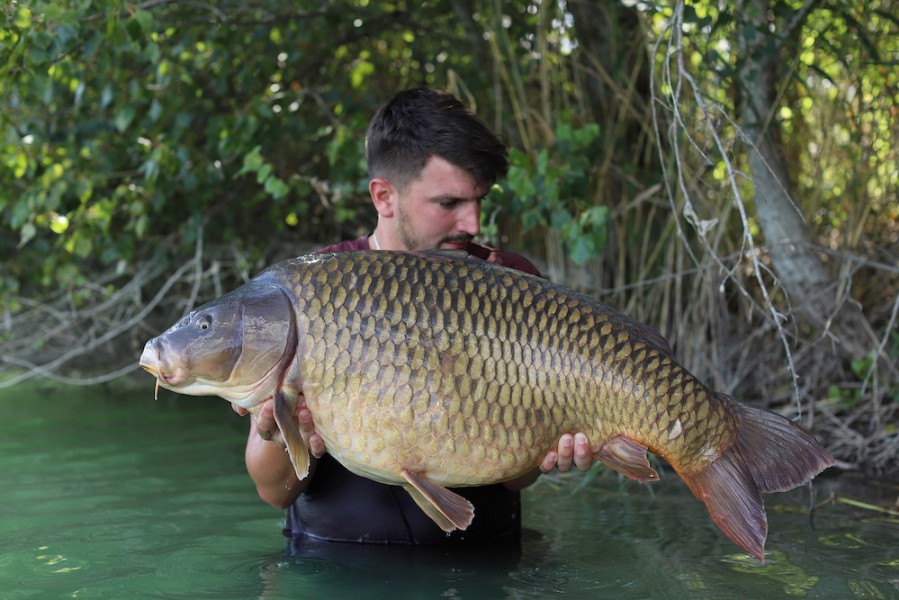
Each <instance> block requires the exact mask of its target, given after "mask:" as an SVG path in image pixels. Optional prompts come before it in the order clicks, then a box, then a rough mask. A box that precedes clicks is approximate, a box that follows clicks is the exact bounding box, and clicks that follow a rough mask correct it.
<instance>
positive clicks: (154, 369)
mask: <svg viewBox="0 0 899 600" xmlns="http://www.w3.org/2000/svg"><path fill="white" fill-rule="evenodd" d="M139 364H140V367H141V368H142V369H143V370H144V371H146V372H147V373H149V374H150V375H152V376H153V377H155V378H156V391H157V394H158V392H159V386H160V385H161V386H163V387H167V388H171V387H174V386H176V385H178V384H179V383H182V382H183V381H184V380H185V379H186V377H184V374H183V373H179V371H178V369H176V370H175V371H174V372H171V373H168V372H166V370H165V369H164V368H163V365H162V359H161V357H160V356H159V352H158V351H157V350H156V349H155V348H151V347H150V346H149V344H148V345H147V347H146V348H144V351H143V353H142V354H141V355H140V363H139Z"/></svg>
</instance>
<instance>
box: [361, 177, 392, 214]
mask: <svg viewBox="0 0 899 600" xmlns="http://www.w3.org/2000/svg"><path fill="white" fill-rule="evenodd" d="M368 193H369V195H370V196H371V201H372V203H373V204H374V205H375V210H376V211H378V215H379V216H381V217H385V218H388V219H389V218H391V217H393V215H394V212H395V211H396V201H397V195H398V194H397V191H396V188H395V187H394V185H393V184H392V183H390V181H389V180H387V179H383V178H381V177H375V178H374V179H372V180H371V181H369V182H368Z"/></svg>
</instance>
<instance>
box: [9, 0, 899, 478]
mask: <svg viewBox="0 0 899 600" xmlns="http://www.w3.org/2000/svg"><path fill="white" fill-rule="evenodd" d="M897 8H899V7H897V5H896V2H895V1H894V0H874V1H872V2H861V1H860V0H829V1H819V0H805V1H800V0H746V1H742V2H737V3H734V2H694V3H690V4H689V6H688V5H686V4H685V3H682V2H662V1H658V2H656V1H647V2H634V1H622V2H620V3H616V2H594V1H592V0H568V1H567V2H566V1H558V2H556V1H551V2H550V1H546V0H543V1H541V0H515V1H510V2H498V1H496V0H424V1H421V2H407V1H405V0H395V1H386V2H373V1H370V0H326V1H314V2H313V1H287V0H269V1H266V2H262V1H260V0H248V1H243V2H236V1H233V0H226V1H223V2H216V3H201V2H174V1H167V0H148V1H146V2H127V1H125V0H68V1H65V2H56V1H50V0H18V1H10V2H6V3H5V4H4V7H3V9H2V11H3V13H2V17H3V19H4V20H5V25H4V27H3V28H2V29H0V61H2V65H3V70H2V75H0V106H2V110H0V253H2V256H3V269H2V271H0V313H2V314H3V316H4V319H5V329H4V332H3V335H4V336H5V341H4V342H3V343H4V347H3V351H2V352H0V354H2V358H3V360H4V362H5V363H7V364H8V365H11V366H16V367H21V366H26V367H29V368H31V369H32V370H31V371H30V372H31V373H40V374H45V375H53V376H58V377H62V375H61V372H62V371H63V370H64V368H65V367H67V366H69V365H71V364H72V359H76V358H77V357H78V356H79V352H78V349H80V350H81V351H83V352H87V351H91V352H93V351H95V350H97V349H99V348H101V347H105V346H106V345H108V344H107V342H109V341H110V340H112V339H113V338H114V337H116V335H118V334H119V333H122V334H123V335H124V339H125V342H124V343H125V344H126V345H131V346H133V345H137V344H139V343H140V341H141V340H142V339H144V338H145V337H146V334H147V333H149V332H151V331H152V329H153V327H154V326H155V323H156V322H157V321H153V318H154V315H155V316H159V317H160V320H159V321H158V322H165V321H167V320H168V319H170V318H171V316H172V315H171V313H172V312H179V311H182V310H184V309H185V308H186V307H187V306H186V305H190V304H192V303H194V302H195V301H196V300H197V298H198V297H209V296H210V295H212V294H215V293H220V291H221V290H222V289H223V287H228V286H229V285H233V283H234V282H236V281H238V280H240V279H242V278H246V277H248V276H250V275H252V274H253V273H254V272H255V271H257V270H258V269H259V268H261V267H262V266H263V265H265V264H266V263H268V262H271V261H273V260H275V259H278V258H282V257H284V256H287V255H290V254H296V253H298V252H301V251H303V250H305V249H307V248H310V247H313V246H315V245H320V244H324V243H330V242H333V241H336V240H338V239H342V238H345V237H348V236H353V235H357V234H359V233H361V232H364V231H366V230H367V229H368V228H370V227H371V225H372V218H373V217H372V213H371V210H370V208H369V201H368V198H367V191H366V190H367V188H366V174H365V165H364V147H363V138H364V132H365V127H366V125H367V122H368V119H369V117H370V116H371V114H372V113H373V111H374V110H375V109H376V107H377V106H378V104H379V103H381V102H383V101H384V100H386V99H388V98H389V97H390V96H391V95H392V94H393V93H394V92H395V91H396V90H398V89H401V88H405V87H410V86H414V85H429V86H435V87H443V88H448V89H450V90H451V91H453V92H454V93H456V94H457V95H458V96H460V97H461V98H462V99H463V100H465V101H466V102H467V103H469V104H470V105H471V106H472V108H473V109H475V110H476V112H478V114H479V115H480V116H481V117H482V118H484V120H485V121H486V122H487V123H489V124H490V125H491V126H492V127H493V128H494V129H496V130H497V131H498V132H500V134H501V135H502V136H503V137H504V138H505V139H506V140H507V141H508V143H509V145H510V147H511V148H512V153H511V159H512V168H511V169H510V172H509V175H508V177H507V178H506V179H505V180H504V181H502V182H499V185H498V186H497V188H496V189H495V191H494V193H493V194H492V195H491V196H490V197H489V198H488V200H487V201H486V203H485V207H484V208H485V210H484V230H485V235H486V236H487V240H488V241H489V242H491V243H494V244H503V245H509V246H510V247H512V248H513V249H517V250H523V251H525V252H526V253H528V254H529V255H530V256H531V257H532V258H534V259H535V260H536V261H537V262H538V263H539V264H541V265H542V266H543V268H544V270H545V271H546V272H547V274H548V275H549V276H551V277H552V278H554V279H556V280H558V281H561V282H563V283H566V284H568V285H571V286H575V287H579V288H581V289H584V290H587V291H589V292H592V293H599V294H601V297H602V298H603V299H604V300H605V301H606V302H608V303H609V304H612V305H615V306H617V307H619V308H623V309H625V310H628V311H629V312H631V313H632V314H634V316H636V317H637V318H640V319H641V320H644V321H647V322H649V323H652V324H654V325H655V326H657V327H659V328H660V329H661V330H662V331H663V333H665V335H666V336H668V337H670V338H671V340H672V342H673V343H674V344H675V346H676V348H677V349H678V354H679V356H681V357H682V358H683V359H684V360H685V361H686V363H687V364H688V365H689V366H690V367H691V368H692V369H693V370H694V371H696V372H697V374H699V375H701V376H703V377H705V378H708V379H709V381H710V383H712V384H713V385H715V386H716V387H718V388H721V389H726V390H728V391H737V390H739V392H740V394H741V395H744V396H749V397H751V398H755V399H756V400H757V401H760V399H762V398H764V399H765V400H764V402H765V403H767V404H768V405H772V406H783V407H784V410H790V409H788V408H786V407H787V406H788V405H790V404H791V400H796V402H795V403H793V404H795V405H796V406H799V407H814V406H817V407H818V414H820V412H821V411H824V413H825V414H826V415H827V420H828V421H829V422H831V423H838V425H837V426H836V430H838V432H840V431H841V432H849V433H846V434H845V435H846V436H847V437H846V438H844V439H850V438H851V439H853V440H854V441H852V443H851V444H850V446H851V447H847V448H845V449H844V452H843V453H842V455H841V456H842V457H843V458H844V459H846V460H850V461H856V460H859V461H865V460H870V457H871V456H893V458H892V459H883V460H881V459H877V460H875V461H874V462H876V463H877V469H878V470H880V471H890V470H892V469H896V468H897V467H896V464H895V455H896V452H895V450H897V449H899V433H897V432H896V430H895V418H894V417H895V412H896V410H897V406H899V398H897V397H896V396H899V391H897V387H896V384H895V381H896V379H897V377H896V371H895V359H896V354H899V335H897V334H896V333H895V332H896V313H897V306H899V277H897V272H899V267H897V263H896V260H897V258H896V257H897V255H899V225H897V221H899V200H897V189H899V167H897V165H899V132H897V128H896V127H895V121H896V119H897V118H899V69H896V64H897V61H899V36H897V35H896V34H897V31H899V20H897V17H896V15H897V14H899V10H897ZM766 61H767V62H766ZM753 64H775V65H776V69H774V70H776V71H777V72H776V76H777V77H776V81H775V84H774V85H773V87H772V90H773V93H772V94H771V97H770V98H766V101H768V102H769V104H767V105H766V106H769V107H770V110H768V112H766V113H765V114H758V111H756V112H755V113H753V112H752V111H751V110H747V106H750V105H751V106H750V108H752V107H754V106H756V105H755V103H754V101H755V100H757V96H758V95H760V94H761V92H760V89H761V88H760V87H759V86H758V84H757V82H755V81H752V80H751V77H754V76H758V72H757V70H756V71H753V70H752V69H751V68H750V67H752V66H753ZM757 136H764V139H765V140H766V142H765V143H766V144H768V143H770V144H771V148H773V150H774V153H773V154H771V156H775V157H777V159H776V162H777V163H778V164H777V165H770V166H771V170H772V172H778V173H782V174H785V175H782V177H781V182H782V184H783V185H782V187H783V188H784V189H785V190H787V191H788V192H790V193H789V199H790V202H792V203H793V207H792V208H791V209H790V210H791V211H794V212H795V213H796V214H798V215H801V216H802V217H803V219H802V220H801V223H800V224H799V226H798V230H797V233H796V234H795V236H796V237H790V239H788V240H786V241H787V242H788V243H792V244H794V245H797V246H801V248H800V250H802V251H803V252H805V255H806V257H808V256H811V257H812V258H813V259H814V261H817V262H818V263H820V264H822V265H823V270H822V273H824V275H825V277H827V281H828V282H829V284H830V286H831V287H829V288H828V287H826V288H824V289H825V295H827V294H829V296H827V297H828V298H834V299H837V300H839V302H838V303H837V304H836V305H834V306H837V308H839V306H840V305H846V304H851V305H852V306H858V305H860V306H861V307H862V311H859V313H860V314H859V316H860V318H861V319H862V320H863V323H864V328H865V329H866V331H867V329H868V328H870V335H868V337H863V338H862V342H861V343H862V344H863V345H864V344H865V343H866V342H865V340H867V346H864V347H863V349H864V352H863V353H861V354H859V352H858V351H857V348H855V349H854V350H852V351H850V352H842V351H841V348H844V347H846V346H845V345H841V344H840V340H839V339H833V338H832V337H829V331H828V325H827V323H829V322H830V321H828V318H827V317H829V316H830V315H829V313H828V314H827V315H824V317H825V318H823V319H821V320H816V319H815V318H812V317H811V316H808V314H803V313H802V306H803V304H804V303H803V300H804V298H802V297H801V296H802V295H803V294H802V293H798V292H796V291H795V290H796V289H805V288H802V286H799V287H798V288H795V287H791V285H790V284H792V283H794V281H793V279H794V278H796V277H801V275H802V274H801V273H800V274H799V275H795V274H789V273H791V271H789V270H788V269H787V268H786V265H785V263H784V262H782V261H783V258H782V257H781V256H779V255H778V254H777V253H776V252H774V251H773V250H776V249H777V248H778V246H779V245H782V244H783V243H784V240H783V239H780V240H779V241H778V242H776V243H775V240H773V239H770V240H769V239H767V237H769V236H770V237H772V238H773V237H774V236H773V235H772V234H771V232H770V231H768V232H766V231H765V228H766V227H767V226H768V225H767V224H766V221H765V219H764V218H762V217H763V216H764V213H763V212H761V211H759V210H757V208H760V207H759V206H757V204H756V191H757V190H759V189H762V188H761V187H760V186H761V185H762V183H761V182H760V180H759V179H758V175H759V171H761V170H762V169H760V168H759V166H758V164H755V165H753V163H752V160H751V157H752V156H753V147H754V144H755V143H756V142H759V140H761V139H762V138H760V137H757ZM758 145H759V146H761V145H762V144H761V142H759V144H758ZM766 160H767V161H768V162H769V163H770V162H771V159H770V158H768V157H767V155H766ZM175 275H177V277H175ZM166 276H171V277H169V278H168V279H166ZM784 278H785V279H784ZM816 293H817V292H816ZM166 298H169V299H172V298H175V299H178V300H177V301H172V302H168V303H167V302H166V301H165V299H166ZM859 303H860V304H859ZM822 306H825V307H826V306H828V305H826V304H825V305H822ZM837 308H834V310H835V311H836V310H837ZM816 310H818V311H819V312H820V311H821V310H824V311H825V312H826V311H828V310H829V309H828V308H816ZM154 311H155V312H154ZM861 313H863V314H861ZM812 316H813V315H812ZM148 319H149V321H148ZM853 322H856V321H853ZM148 323H150V324H148ZM822 323H824V325H822ZM838 333H839V332H838ZM84 336H87V337H84ZM822 341H824V342H826V343H822ZM91 356H93V354H91ZM891 363H892V364H891ZM120 364H121V363H120ZM39 365H43V366H42V367H39ZM132 367H133V362H131V361H128V362H127V364H124V366H123V367H122V370H127V369H129V368H132ZM18 377H19V378H20V377H22V376H21V375H20V376H18ZM16 380H17V379H15V378H14V379H13V380H12V381H16ZM891 382H893V383H891ZM871 402H873V403H874V405H873V408H872V405H871V404H870V403H871ZM816 403H817V404H816ZM857 410H864V411H867V412H865V414H866V415H868V417H866V418H863V419H860V418H859V417H858V414H859V413H858V412H857ZM853 411H856V412H853ZM872 411H873V412H872ZM802 412H803V414H804V416H805V418H806V419H808V424H812V422H813V421H814V415H815V412H814V411H808V410H805V411H802ZM850 422H851V423H852V425H847V423H850ZM850 433H851V435H850ZM852 436H856V437H855V438H853V437H852ZM858 436H861V437H862V438H865V440H866V441H864V442H861V441H858V439H856V438H857V437H858ZM875 439H876V440H877V441H873V440H875ZM875 446H876V447H875ZM891 451H892V454H890V452H891ZM890 461H892V464H890Z"/></svg>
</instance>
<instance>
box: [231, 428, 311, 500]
mask: <svg viewBox="0 0 899 600" xmlns="http://www.w3.org/2000/svg"><path fill="white" fill-rule="evenodd" d="M245 460H246V465H247V472H248V473H249V474H250V478H252V480H253V483H255V484H256V492H257V493H258V494H259V497H260V498H262V499H263V500H264V501H265V502H267V503H269V504H271V505H272V506H274V507H277V508H287V507H288V506H290V505H291V504H292V503H293V501H294V500H296V498H297V496H299V495H300V492H302V491H303V489H304V488H305V487H306V485H308V482H309V480H310V479H311V475H312V473H311V471H310V474H309V476H307V477H306V478H305V479H304V480H303V481H302V482H300V481H299V480H298V479H297V475H296V472H295V471H294V468H293V465H292V464H291V462H290V457H289V455H288V454H287V452H286V451H285V450H284V448H282V447H281V446H279V445H278V444H276V443H275V442H270V441H266V440H264V439H262V438H261V437H259V434H258V433H257V431H256V422H255V419H253V418H251V420H250V433H249V437H248V438H247V448H246V454H245ZM314 465H315V460H314V459H313V461H312V464H311V465H310V469H312V468H314Z"/></svg>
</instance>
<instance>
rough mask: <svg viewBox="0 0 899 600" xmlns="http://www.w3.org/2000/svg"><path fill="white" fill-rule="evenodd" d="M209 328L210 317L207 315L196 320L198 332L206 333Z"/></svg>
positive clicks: (210, 325) (210, 323) (210, 324)
mask: <svg viewBox="0 0 899 600" xmlns="http://www.w3.org/2000/svg"><path fill="white" fill-rule="evenodd" d="M210 327H212V317H210V316H209V315H203V316H202V317H200V318H199V319H197V329H199V330H200V331H206V330H207V329H209V328H210Z"/></svg>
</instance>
